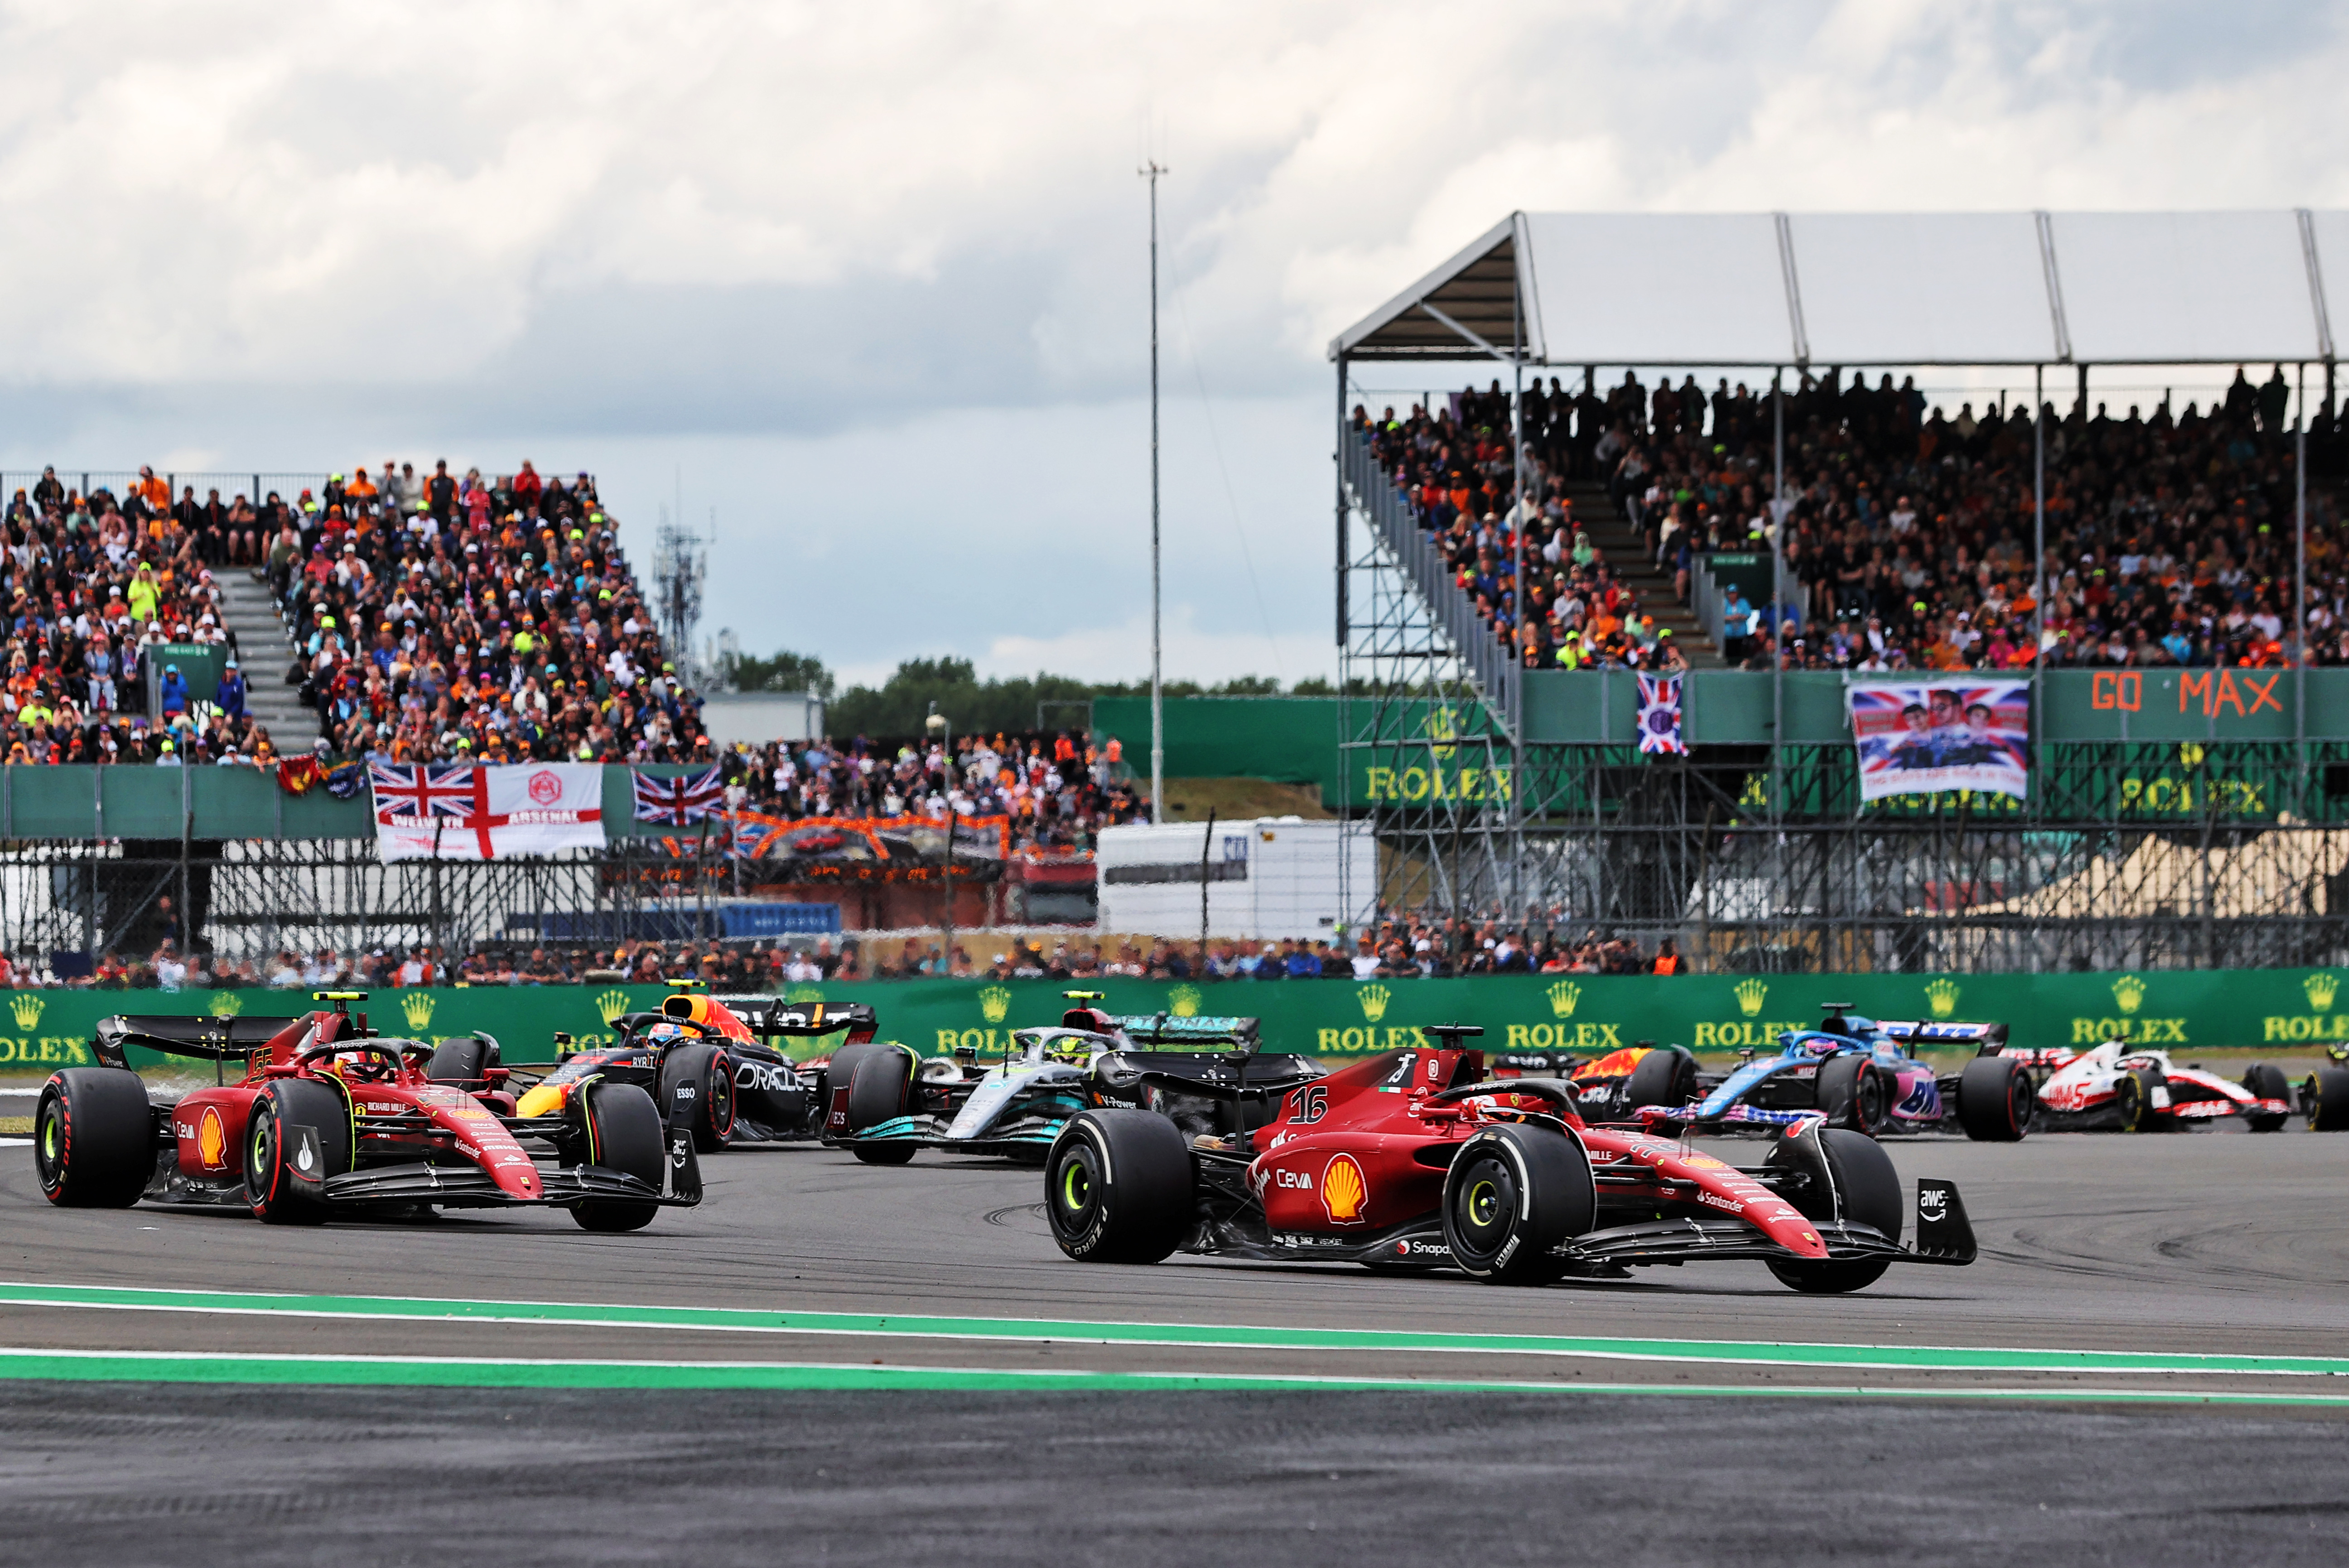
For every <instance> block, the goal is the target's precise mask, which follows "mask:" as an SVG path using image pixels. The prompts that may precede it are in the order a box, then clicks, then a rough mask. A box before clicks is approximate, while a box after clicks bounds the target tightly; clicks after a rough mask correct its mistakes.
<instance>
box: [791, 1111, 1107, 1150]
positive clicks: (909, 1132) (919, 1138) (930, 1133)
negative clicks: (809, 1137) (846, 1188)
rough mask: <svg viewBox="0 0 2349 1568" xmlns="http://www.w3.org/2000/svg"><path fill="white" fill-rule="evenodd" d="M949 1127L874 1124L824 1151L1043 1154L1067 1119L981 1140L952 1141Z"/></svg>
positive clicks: (907, 1121) (1017, 1126) (927, 1122)
mask: <svg viewBox="0 0 2349 1568" xmlns="http://www.w3.org/2000/svg"><path fill="white" fill-rule="evenodd" d="M946 1125H947V1124H946V1122H945V1119H944V1118H943V1117H939V1116H895V1117H893V1118H891V1119H890V1120H888V1121H885V1122H875V1123H874V1124H873V1125H872V1126H871V1127H866V1128H864V1130H863V1131H861V1132H858V1133H856V1134H854V1135H853V1136H851V1137H828V1138H825V1139H824V1140H823V1147H826V1148H854V1147H856V1146H857V1145H858V1144H860V1143H865V1144H870V1143H893V1144H911V1145H913V1146H914V1147H916V1148H935V1149H938V1150H940V1151H942V1152H944V1153H947V1154H979V1155H987V1154H1021V1153H1034V1154H1041V1153H1043V1152H1044V1151H1045V1150H1047V1149H1050V1147H1052V1142H1053V1140H1054V1139H1055V1138H1057V1137H1060V1136H1061V1128H1062V1127H1066V1126H1067V1125H1068V1118H1066V1117H1065V1116H1063V1117H1059V1118H1054V1119H1050V1120H1047V1119H1044V1118H1041V1117H1039V1118H1034V1119H1022V1120H1020V1121H1019V1122H1015V1123H1014V1124H1012V1125H1011V1126H1010V1127H1005V1128H1002V1129H1000V1130H997V1129H990V1130H989V1131H988V1132H987V1133H986V1134H985V1135H984V1136H982V1137H947V1132H946Z"/></svg>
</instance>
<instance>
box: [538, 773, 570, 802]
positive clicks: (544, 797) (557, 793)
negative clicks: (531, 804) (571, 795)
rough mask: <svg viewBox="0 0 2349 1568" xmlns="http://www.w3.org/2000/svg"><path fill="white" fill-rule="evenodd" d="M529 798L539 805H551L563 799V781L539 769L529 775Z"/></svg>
mask: <svg viewBox="0 0 2349 1568" xmlns="http://www.w3.org/2000/svg"><path fill="white" fill-rule="evenodd" d="M530 798H531V799H532V800H533V801H535V802H536V803H537V804H539V805H554V803H555V802H556V801H558V800H561V799H562V798H563V781H562V780H561V779H559V778H556V777H555V776H554V774H551V773H548V772H547V771H546V770H545V769H544V768H541V769H540V770H539V771H538V772H536V773H534V774H531V775H530Z"/></svg>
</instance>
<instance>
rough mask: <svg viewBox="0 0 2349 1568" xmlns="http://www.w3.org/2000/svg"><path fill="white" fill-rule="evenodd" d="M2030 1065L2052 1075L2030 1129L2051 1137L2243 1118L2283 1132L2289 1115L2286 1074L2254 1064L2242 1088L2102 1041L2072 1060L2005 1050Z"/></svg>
mask: <svg viewBox="0 0 2349 1568" xmlns="http://www.w3.org/2000/svg"><path fill="white" fill-rule="evenodd" d="M2004 1054H2011V1055H2021V1054H2027V1055H2029V1056H2030V1057H2031V1058H2032V1059H2033V1060H2032V1065H2033V1066H2038V1067H2048V1068H2053V1069H2054V1071H2053V1072H2051V1073H2049V1074H2048V1075H2047V1078H2046V1081H2045V1082H2044V1083H2042V1084H2041V1085H2039V1115H2038V1117H2037V1119H2036V1120H2035V1121H2034V1123H2033V1126H2035V1127H2040V1128H2042V1129H2043V1130H2045V1131H2049V1132H2090V1131H2100V1130H2105V1129H2108V1128H2117V1129H2119V1130H2120V1131H2122V1132H2158V1131H2161V1130H2162V1129H2164V1128H2168V1127H2183V1126H2185V1125H2186V1124H2188V1123H2189V1122H2208V1121H2217V1120H2220V1119H2221V1118H2224V1117H2227V1116H2240V1117H2242V1118H2243V1120H2244V1122H2245V1124H2246V1125H2247V1126H2249V1127H2250V1128H2251V1131H2253V1132H2282V1130H2283V1124H2284V1119H2285V1118H2286V1117H2287V1116H2291V1115H2292V1085H2290V1084H2289V1083H2287V1082H2286V1081H2285V1078H2284V1075H2283V1069H2282V1068H2281V1067H2278V1066H2276V1065H2275V1064H2273V1063H2270V1062H2254V1063H2252V1064H2251V1069H2250V1071H2248V1072H2246V1073H2245V1074H2244V1075H2243V1081H2242V1082H2241V1083H2240V1084H2237V1083H2230V1081H2228V1080H2227V1079H2225V1078H2222V1077H2220V1075H2218V1074H2216V1073H2213V1072H2210V1071H2209V1070H2207V1069H2205V1068H2203V1067H2200V1066H2193V1065H2189V1066H2180V1065H2178V1064H2177V1063H2175V1062H2173V1061H2171V1060H2170V1059H2169V1054H2168V1052H2166V1051H2148V1050H2147V1049H2146V1048H2145V1047H2144V1046H2142V1045H2132V1044H2129V1043H2128V1042H2127V1041H2126V1040H2107V1041H2106V1042H2105V1043H2104V1044H2101V1045H2099V1046H2097V1047H2096V1048H2095V1050H2093V1051H2084V1052H2081V1053H2079V1054H2076V1055H2075V1054H2072V1053H2071V1052H2068V1051H2063V1050H2039V1051H2027V1050H2022V1049H2018V1048H2015V1047H2009V1048H2008V1050H2007V1052H2006V1053H2004Z"/></svg>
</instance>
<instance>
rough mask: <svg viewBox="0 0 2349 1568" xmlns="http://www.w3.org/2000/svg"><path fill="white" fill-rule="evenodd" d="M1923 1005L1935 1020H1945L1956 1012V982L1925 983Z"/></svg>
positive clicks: (1934, 981) (1937, 981) (1938, 981)
mask: <svg viewBox="0 0 2349 1568" xmlns="http://www.w3.org/2000/svg"><path fill="white" fill-rule="evenodd" d="M1925 1005H1926V1006H1927V1007H1929V1008H1930V1009H1931V1010H1932V1012H1933V1016H1934V1017H1936V1018H1947V1017H1948V1016H1950V1014H1951V1013H1952V1012H1956V1011H1957V1010H1958V982H1957V981H1954V980H1933V981H1926V982H1925Z"/></svg>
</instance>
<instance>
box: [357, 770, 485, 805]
mask: <svg viewBox="0 0 2349 1568" xmlns="http://www.w3.org/2000/svg"><path fill="white" fill-rule="evenodd" d="M474 772H475V769H474V766H473V764H471V763H457V764H455V765H452V766H447V767H442V766H437V765H435V764H433V763H369V764H368V766H367V785H368V787H369V788H370V789H372V790H374V792H375V808H376V810H377V811H378V812H381V813H384V814H386V815H391V816H416V817H429V816H470V815H472V814H473V811H474V799H475V795H474V789H473V784H474V778H473V774H474Z"/></svg>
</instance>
